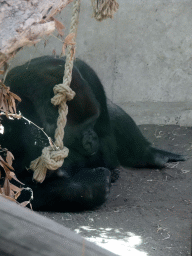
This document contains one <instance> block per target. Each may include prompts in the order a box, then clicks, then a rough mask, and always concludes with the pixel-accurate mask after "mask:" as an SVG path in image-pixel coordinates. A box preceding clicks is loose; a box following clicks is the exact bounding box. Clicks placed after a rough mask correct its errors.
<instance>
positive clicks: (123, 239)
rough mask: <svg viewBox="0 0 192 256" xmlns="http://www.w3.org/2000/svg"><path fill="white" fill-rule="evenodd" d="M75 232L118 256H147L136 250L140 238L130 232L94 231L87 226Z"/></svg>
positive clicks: (140, 241) (115, 230) (110, 229)
mask: <svg viewBox="0 0 192 256" xmlns="http://www.w3.org/2000/svg"><path fill="white" fill-rule="evenodd" d="M75 232H77V233H78V234H81V233H83V236H84V237H85V238H86V239H87V240H89V241H91V242H94V243H96V244H97V245H99V246H101V247H103V248H105V249H107V250H109V251H111V252H113V253H115V254H117V255H119V256H127V255H129V256H148V254H147V253H146V252H143V251H140V250H139V249H138V248H136V247H138V246H140V245H141V244H142V238H141V237H140V236H137V235H135V234H134V233H132V232H125V231H124V230H123V228H119V229H114V228H97V229H94V228H91V227H89V226H81V227H80V228H79V229H75ZM128 253H129V254H128Z"/></svg>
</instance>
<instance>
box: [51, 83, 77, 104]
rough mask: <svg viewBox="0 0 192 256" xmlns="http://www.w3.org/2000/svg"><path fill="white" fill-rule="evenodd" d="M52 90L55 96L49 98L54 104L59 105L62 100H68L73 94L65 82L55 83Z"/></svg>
mask: <svg viewBox="0 0 192 256" xmlns="http://www.w3.org/2000/svg"><path fill="white" fill-rule="evenodd" d="M53 91H54V94H55V96H54V97H53V98H52V99H51V103H52V104H53V105H55V106H57V105H60V104H61V102H62V101H65V102H66V101H70V100H72V99H73V98H74V96H75V92H74V91H73V90H72V89H71V88H70V87H69V86H68V85H65V84H57V85H55V87H54V88H53Z"/></svg>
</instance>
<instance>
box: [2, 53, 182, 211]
mask: <svg viewBox="0 0 192 256" xmlns="http://www.w3.org/2000/svg"><path fill="white" fill-rule="evenodd" d="M64 65H65V58H58V57H52V56H44V57H39V58H36V59H32V60H30V61H29V62H27V63H26V64H24V65H22V66H18V67H15V68H13V69H12V70H11V71H9V73H8V75H7V77H6V81H5V84H6V85H7V86H9V87H10V88H11V91H12V92H13V93H15V94H17V95H18V96H19V97H21V99H22V102H21V103H18V104H17V111H20V112H21V113H22V115H23V116H24V117H26V118H28V119H29V120H30V121H32V122H34V123H35V124H36V125H38V126H39V127H43V128H44V131H45V132H46V133H47V134H48V135H49V136H50V137H51V138H53V137H54V132H55V129H56V122H57V117H58V109H57V108H56V107H54V106H53V105H52V104H51V98H52V97H53V87H54V85H56V84H59V83H62V80H63V73H64ZM71 88H72V89H73V90H74V91H75V93H76V96H75V97H74V99H73V100H72V101H70V102H68V103H67V104H68V108H69V109H68V111H69V112H68V116H67V125H66V127H65V136H64V145H65V146H66V147H68V148H69V155H68V157H67V158H66V159H65V161H64V163H63V166H62V167H61V168H59V169H58V170H57V171H55V172H51V171H49V173H48V175H47V177H46V179H45V181H44V182H43V183H41V184H40V183H36V182H34V181H33V180H32V175H33V172H32V171H30V170H29V169H27V168H28V167H29V165H30V162H31V161H32V160H34V159H36V158H37V157H38V156H40V155H41V151H42V149H43V148H44V147H45V146H48V140H47V138H46V137H45V135H44V134H43V133H42V131H41V130H39V129H37V128H36V127H35V126H33V125H32V124H30V123H28V122H27V121H25V120H23V119H20V120H14V121H13V120H10V119H7V118H6V117H2V116H1V119H2V120H1V122H2V124H3V125H4V128H5V132H4V134H3V135H1V136H0V139H1V141H0V145H1V146H2V147H4V148H8V149H9V150H10V151H11V152H12V153H13V155H14V157H15V160H14V163H13V167H14V169H15V171H16V175H17V178H18V179H19V180H20V181H21V182H23V183H24V184H25V185H26V186H28V187H30V188H32V190H33V193H34V200H33V202H32V205H33V209H35V210H49V211H51V210H54V211H66V210H67V211H68V210H72V211H73V210H75V211H77V210H86V209H93V208H95V207H98V206H100V205H101V204H102V203H103V202H104V201H105V200H106V198H107V196H108V194H109V190H110V184H111V181H114V180H115V179H116V178H117V177H116V176H118V175H117V172H116V171H115V170H116V168H117V167H118V166H119V165H122V166H125V167H151V168H162V167H163V166H164V165H165V164H166V163H167V162H169V161H184V160H185V157H184V156H182V155H178V154H174V153H171V152H167V151H164V150H160V149H157V148H154V147H152V146H151V144H150V143H149V142H148V141H147V140H146V139H145V138H144V136H143V135H142V133H141V132H140V130H139V128H138V127H137V125H136V124H135V122H134V121H133V120H132V118H131V117H130V116H129V115H128V114H127V113H126V112H124V111H123V110H122V109H121V108H120V107H118V106H117V105H115V104H113V103H112V102H111V101H110V100H107V98H106V95H105V91H104V88H103V85H102V84H101V81H100V80H99V78H98V76H97V75H96V73H95V72H94V71H93V69H92V68H91V67H90V66H88V65H87V64H86V63H85V62H84V61H81V60H79V59H76V60H75V62H74V67H73V72H72V82H71ZM26 169H27V170H26Z"/></svg>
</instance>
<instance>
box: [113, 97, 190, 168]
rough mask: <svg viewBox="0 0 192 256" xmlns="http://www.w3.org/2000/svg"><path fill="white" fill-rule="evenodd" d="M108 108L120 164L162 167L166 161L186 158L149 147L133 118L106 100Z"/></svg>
mask: <svg viewBox="0 0 192 256" xmlns="http://www.w3.org/2000/svg"><path fill="white" fill-rule="evenodd" d="M108 109H109V115H110V120H111V124H112V127H113V130H114V133H115V137H116V141H117V154H118V159H119V161H120V163H121V164H122V165H124V166H130V167H156V168H162V167H164V165H165V163H167V162H170V161H184V160H186V158H185V157H184V156H182V155H179V154H174V153H171V152H167V151H164V150H160V149H156V148H153V147H151V145H150V143H149V142H148V141H147V140H146V139H145V137H144V136H143V135H142V133H141V131H140V130H139V128H138V127H137V125H136V124H135V122H134V121H133V119H132V118H131V117H130V116H129V115H128V114H127V113H126V112H125V111H123V110H122V109H121V108H120V107H118V106H117V105H115V104H113V103H112V102H111V101H108Z"/></svg>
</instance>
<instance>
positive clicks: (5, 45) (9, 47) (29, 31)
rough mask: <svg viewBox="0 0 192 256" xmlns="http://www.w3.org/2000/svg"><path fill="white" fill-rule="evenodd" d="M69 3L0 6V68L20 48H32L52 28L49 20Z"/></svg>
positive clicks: (50, 0) (43, 0) (51, 0)
mask: <svg viewBox="0 0 192 256" xmlns="http://www.w3.org/2000/svg"><path fill="white" fill-rule="evenodd" d="M72 1H73V0H14V1H13V0H5V1H1V2H0V28H1V29H0V65H1V63H3V62H4V61H7V60H8V59H9V58H10V57H12V56H13V55H14V54H15V53H16V52H17V51H18V50H20V49H21V48H22V47H23V46H26V45H32V44H36V43H37V42H39V41H40V38H42V37H43V36H45V35H49V34H51V33H52V32H53V31H54V30H55V28H56V24H55V20H54V19H53V18H52V17H53V16H54V15H55V14H57V13H58V12H60V11H61V10H62V9H63V8H64V7H65V6H66V5H67V4H68V3H70V2H72Z"/></svg>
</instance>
